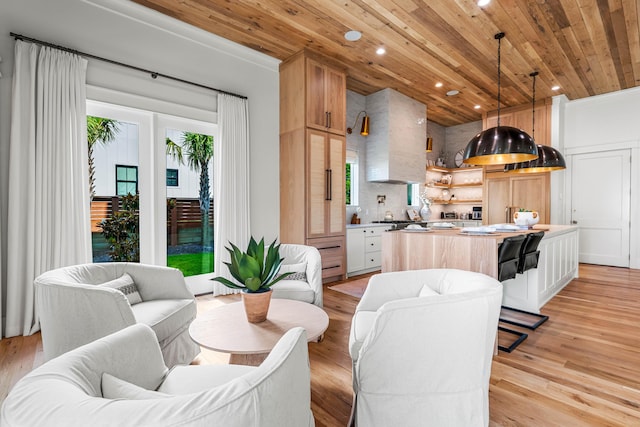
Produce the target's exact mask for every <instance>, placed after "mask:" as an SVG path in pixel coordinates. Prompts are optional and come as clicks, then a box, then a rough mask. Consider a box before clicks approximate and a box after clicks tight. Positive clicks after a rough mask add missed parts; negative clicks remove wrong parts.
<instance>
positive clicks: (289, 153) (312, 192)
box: [280, 51, 347, 282]
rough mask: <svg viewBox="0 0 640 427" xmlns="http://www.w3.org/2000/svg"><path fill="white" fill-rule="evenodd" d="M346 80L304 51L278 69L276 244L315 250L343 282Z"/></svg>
mask: <svg viewBox="0 0 640 427" xmlns="http://www.w3.org/2000/svg"><path fill="white" fill-rule="evenodd" d="M346 91H347V89H346V75H345V73H344V72H342V71H341V70H338V69H336V68H334V67H331V66H328V65H326V64H324V63H323V61H322V60H319V59H317V58H315V57H312V56H311V54H310V53H309V52H306V51H303V52H300V53H298V54H296V55H294V56H292V57H291V58H289V59H287V60H285V61H284V62H283V63H282V64H281V65H280V241H281V242H283V243H297V244H303V245H309V246H315V247H316V248H318V250H319V251H320V255H321V256H322V278H323V281H325V282H328V281H332V280H339V279H343V278H345V275H346V242H345V216H346V209H345V180H346V176H345V152H346V138H345V132H346V99H347V98H346V93H347V92H346Z"/></svg>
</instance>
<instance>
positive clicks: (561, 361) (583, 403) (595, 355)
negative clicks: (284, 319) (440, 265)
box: [0, 264, 640, 427]
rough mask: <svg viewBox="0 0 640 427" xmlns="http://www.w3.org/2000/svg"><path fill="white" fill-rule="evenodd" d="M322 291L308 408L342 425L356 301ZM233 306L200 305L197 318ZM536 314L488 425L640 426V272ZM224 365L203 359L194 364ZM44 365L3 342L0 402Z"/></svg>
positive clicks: (497, 391) (201, 300)
mask: <svg viewBox="0 0 640 427" xmlns="http://www.w3.org/2000/svg"><path fill="white" fill-rule="evenodd" d="M334 284H335V283H334ZM334 284H332V285H334ZM324 292H325V293H324V306H325V310H326V311H327V313H328V314H329V318H330V321H329V328H328V330H327V331H326V333H325V338H324V340H323V341H322V342H321V343H311V344H309V356H310V363H311V392H312V409H313V412H314V414H315V417H316V426H318V427H322V426H327V427H334V426H345V425H346V423H347V420H348V418H349V413H350V410H351V399H352V393H351V359H350V357H349V354H348V350H347V345H348V338H349V328H350V325H351V316H352V314H353V312H354V310H355V306H356V304H357V303H358V299H357V298H356V297H353V296H350V295H345V294H343V293H339V292H336V291H334V290H332V289H329V288H328V287H327V286H325V291H324ZM236 299H237V296H229V297H223V298H213V297H210V296H206V297H198V309H199V310H206V309H207V308H208V307H211V306H212V305H216V304H221V303H224V302H226V301H228V300H236ZM542 311H543V313H544V314H547V315H549V316H550V319H549V320H548V321H547V322H546V323H544V324H543V325H542V326H540V328H538V329H537V330H536V331H534V332H529V338H528V339H527V340H526V341H525V342H524V343H522V344H521V345H520V346H519V347H518V348H517V349H516V350H515V351H514V352H513V353H502V352H500V353H499V354H498V355H497V356H495V358H494V362H493V365H492V372H491V373H492V375H491V385H490V412H491V421H490V425H492V426H640V363H639V361H640V270H629V269H622V268H614V267H603V266H594V265H584V264H583V265H580V278H578V279H575V280H573V281H572V282H571V283H570V284H569V285H568V286H567V287H566V288H565V289H563V290H562V291H561V292H560V293H559V294H558V295H557V296H556V297H554V298H553V299H552V300H551V301H550V302H549V303H548V304H547V305H545V307H544V308H543V310H542ZM227 360H228V356H227V355H222V354H219V353H214V352H209V351H205V352H203V353H202V354H201V355H200V356H199V357H198V359H197V362H196V363H226V361H227ZM42 362H43V358H42V348H41V341H40V336H39V334H36V335H34V336H31V337H16V338H10V339H3V340H1V341H0V367H1V373H0V401H1V400H3V399H4V397H5V396H6V394H7V391H8V390H9V389H10V387H11V386H12V385H13V384H14V383H15V382H16V381H17V380H18V379H19V378H21V377H22V376H23V375H25V374H26V373H27V372H28V371H29V370H31V369H33V368H34V367H36V366H39V365H40V364H42Z"/></svg>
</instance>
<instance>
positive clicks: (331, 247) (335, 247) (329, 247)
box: [318, 245, 342, 251]
mask: <svg viewBox="0 0 640 427" xmlns="http://www.w3.org/2000/svg"><path fill="white" fill-rule="evenodd" d="M341 247H342V246H340V245H337V246H325V247H324V248H318V250H319V251H325V250H327V249H338V248H341Z"/></svg>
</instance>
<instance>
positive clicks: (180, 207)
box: [91, 196, 213, 246]
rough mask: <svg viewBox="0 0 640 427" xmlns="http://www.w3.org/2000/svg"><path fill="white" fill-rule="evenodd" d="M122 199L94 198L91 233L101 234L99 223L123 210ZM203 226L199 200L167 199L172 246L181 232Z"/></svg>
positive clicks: (170, 242)
mask: <svg viewBox="0 0 640 427" xmlns="http://www.w3.org/2000/svg"><path fill="white" fill-rule="evenodd" d="M121 206H122V205H121V202H120V198H119V197H117V196H114V197H94V198H93V200H92V201H91V232H92V233H100V232H101V231H102V230H101V229H100V228H99V227H98V223H100V221H102V220H103V219H105V218H109V217H110V216H111V215H112V214H113V213H114V212H117V211H118V210H119V209H120V208H121ZM209 225H210V226H212V225H213V200H211V205H210V207H209ZM200 226H201V217H200V201H199V199H178V198H175V199H167V236H168V238H169V240H170V241H169V244H170V245H172V246H173V245H176V244H177V241H178V237H177V236H178V232H179V230H182V229H185V228H199V227H200Z"/></svg>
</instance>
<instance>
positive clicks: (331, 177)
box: [306, 129, 346, 238]
mask: <svg viewBox="0 0 640 427" xmlns="http://www.w3.org/2000/svg"><path fill="white" fill-rule="evenodd" d="M345 146H346V141H345V138H344V137H343V136H338V135H333V134H330V133H327V132H320V131H316V130H311V129H309V130H307V147H308V150H307V152H308V156H307V160H306V161H307V170H308V174H309V175H308V178H307V183H308V188H307V194H308V198H307V206H308V212H307V218H308V222H307V227H308V228H307V238H314V237H322V236H340V235H344V228H345V216H346V210H345V179H346V178H345Z"/></svg>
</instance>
